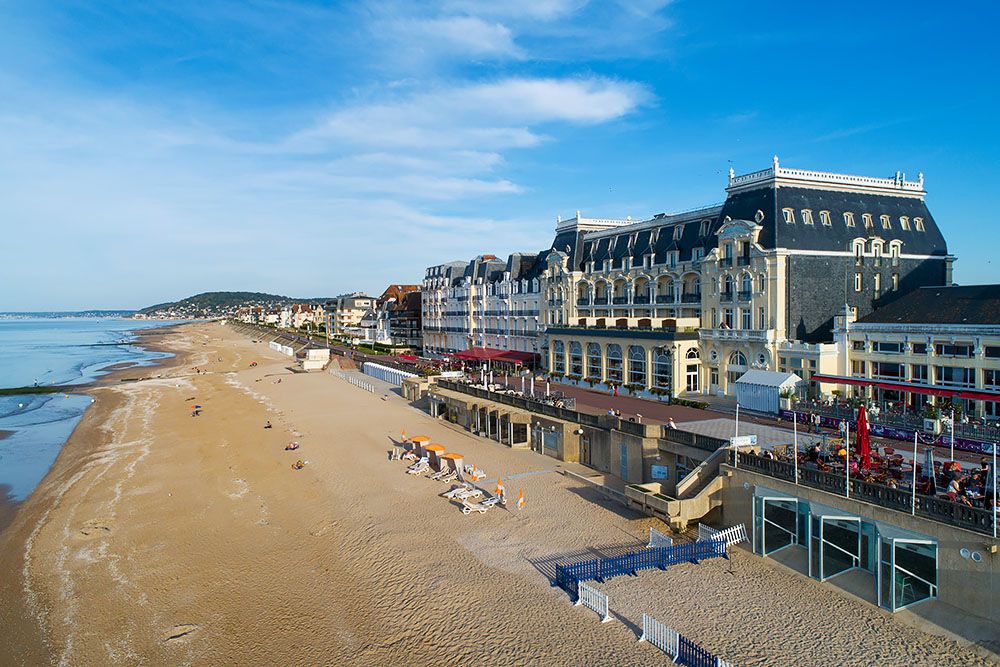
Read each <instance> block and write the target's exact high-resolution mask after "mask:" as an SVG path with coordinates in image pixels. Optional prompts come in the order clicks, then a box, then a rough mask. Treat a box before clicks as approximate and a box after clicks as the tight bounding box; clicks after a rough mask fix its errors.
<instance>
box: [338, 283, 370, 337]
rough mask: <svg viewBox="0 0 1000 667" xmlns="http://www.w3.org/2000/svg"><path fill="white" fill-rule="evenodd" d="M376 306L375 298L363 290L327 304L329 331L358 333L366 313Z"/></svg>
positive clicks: (346, 334) (343, 334)
mask: <svg viewBox="0 0 1000 667" xmlns="http://www.w3.org/2000/svg"><path fill="white" fill-rule="evenodd" d="M374 307H375V299H374V298H373V297H370V296H367V295H365V294H363V293H362V292H355V293H353V294H345V295H343V296H339V297H337V298H336V299H335V300H333V301H331V302H330V303H328V304H327V305H326V312H327V325H326V326H327V331H329V332H330V333H331V334H332V335H335V336H348V335H355V334H357V333H358V330H359V327H360V326H361V320H362V318H363V317H364V316H365V313H366V312H368V311H369V310H371V309H373V308H374Z"/></svg>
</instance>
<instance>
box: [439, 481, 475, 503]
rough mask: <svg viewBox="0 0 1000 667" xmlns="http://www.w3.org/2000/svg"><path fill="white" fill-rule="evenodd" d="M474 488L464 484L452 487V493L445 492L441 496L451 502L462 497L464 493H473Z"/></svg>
mask: <svg viewBox="0 0 1000 667" xmlns="http://www.w3.org/2000/svg"><path fill="white" fill-rule="evenodd" d="M472 488H473V487H472V485H471V484H463V485H462V486H455V487H452V489H451V490H450V491H445V492H444V493H442V494H441V495H442V496H443V497H445V498H447V499H448V500H451V499H452V498H458V496H459V495H461V494H462V493H464V492H466V491H471V490H472Z"/></svg>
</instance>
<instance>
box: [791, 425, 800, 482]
mask: <svg viewBox="0 0 1000 667" xmlns="http://www.w3.org/2000/svg"><path fill="white" fill-rule="evenodd" d="M792 434H793V435H792V460H793V461H795V483H796V484H798V483H799V417H798V414H796V413H795V412H793V413H792Z"/></svg>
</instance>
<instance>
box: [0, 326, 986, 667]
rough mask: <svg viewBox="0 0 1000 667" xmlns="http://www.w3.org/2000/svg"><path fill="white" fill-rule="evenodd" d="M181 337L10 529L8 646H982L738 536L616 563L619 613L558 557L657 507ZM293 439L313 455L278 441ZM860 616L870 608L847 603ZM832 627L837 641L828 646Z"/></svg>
mask: <svg viewBox="0 0 1000 667" xmlns="http://www.w3.org/2000/svg"><path fill="white" fill-rule="evenodd" d="M169 344H170V345H172V346H175V349H179V350H180V349H183V350H184V351H185V352H186V353H187V355H188V358H187V360H186V363H185V364H184V365H183V366H178V367H177V368H174V369H172V370H170V371H169V372H168V373H166V374H168V375H171V376H173V377H171V378H169V379H161V380H153V381H147V382H142V383H136V384H130V385H123V386H115V387H109V388H105V389H101V390H99V391H98V405H97V406H95V407H97V408H99V409H98V410H92V411H90V412H88V415H87V416H86V417H85V419H84V420H83V422H82V424H81V428H80V429H78V432H77V433H76V434H74V438H73V440H72V441H71V443H70V444H69V445H67V447H66V449H65V450H64V455H63V456H61V457H60V460H59V462H57V464H56V466H55V467H54V469H53V471H52V473H51V474H50V475H49V477H47V478H46V480H45V482H44V483H43V485H42V486H41V487H40V488H39V493H36V494H35V495H34V496H33V497H32V498H31V499H30V500H29V501H28V503H27V504H26V506H25V510H24V511H22V512H20V513H19V515H18V516H17V518H16V519H15V522H14V523H13V524H12V526H11V530H8V531H5V533H4V534H3V535H2V536H0V566H3V567H10V568H11V571H12V572H15V573H16V575H15V576H14V577H12V578H11V579H10V582H12V583H8V584H7V585H4V584H0V633H3V631H4V630H7V629H8V628H9V629H10V630H11V632H10V634H9V636H11V637H13V639H14V641H12V642H10V643H7V644H4V643H3V642H0V664H5V665H6V664H46V663H52V664H67V665H78V664H81V665H91V664H95V665H96V664H102V665H104V664H108V665H115V664H127V665H133V664H150V665H183V664H192V665H194V664H197V665H203V664H204V665H353V664H357V665H382V664H400V665H410V664H440V663H443V664H462V665H468V664H489V665H541V664H544V665H550V664H566V665H579V664H589V665H620V664H632V665H646V664H650V665H653V664H656V665H662V664H664V658H663V656H662V654H660V653H658V652H657V651H656V650H655V649H653V648H652V647H650V646H649V645H647V644H642V645H639V644H636V636H635V634H634V629H633V627H631V625H632V624H634V623H635V622H636V619H637V618H641V613H642V611H650V612H651V613H654V614H655V615H657V616H659V617H661V618H662V619H663V620H668V621H671V622H674V621H676V622H675V623H674V624H675V625H676V626H677V627H679V628H680V629H682V630H685V631H688V632H689V633H690V636H691V637H692V638H693V639H695V640H697V641H700V642H701V643H702V644H704V645H705V646H706V647H708V648H712V649H716V650H717V651H718V652H719V653H721V654H722V655H724V656H727V657H730V658H732V659H734V660H736V661H738V662H739V664H741V665H749V664H758V665H763V664H782V663H785V664H791V663H793V662H794V663H796V664H801V665H808V664H817V665H819V664H868V663H869V660H868V659H863V656H857V655H854V654H853V653H852V650H853V648H854V647H855V645H856V644H857V636H858V635H857V633H858V632H859V631H862V632H869V633H871V635H870V636H871V638H872V639H871V642H872V645H873V646H876V645H877V646H880V647H882V648H881V649H880V651H879V652H878V653H877V655H878V656H879V661H880V662H882V663H883V664H918V663H923V662H925V661H926V662H932V663H935V664H942V665H943V664H977V660H978V658H976V657H975V656H974V655H973V654H971V653H970V652H968V651H964V650H963V649H959V648H958V647H956V646H955V645H954V644H953V643H951V642H949V641H946V640H941V639H937V638H931V637H928V636H927V635H923V634H920V633H918V632H916V631H914V630H911V629H908V628H906V627H904V626H902V625H901V624H898V623H895V622H892V621H891V619H889V617H888V616H887V615H886V614H884V613H882V612H881V611H879V610H877V609H874V608H871V607H870V606H868V605H863V604H861V603H859V602H857V601H854V600H851V599H849V598H844V597H842V596H838V595H834V594H831V593H829V592H827V590H826V589H825V588H822V587H820V586H819V585H818V584H814V582H810V581H806V580H802V579H798V578H794V577H792V576H791V575H788V574H782V573H779V572H777V571H776V570H774V569H773V568H771V567H768V566H765V565H762V564H761V563H760V562H759V561H758V560H757V559H755V558H753V557H751V556H748V555H744V554H740V555H738V556H736V557H735V558H734V559H733V561H732V567H733V569H734V570H735V571H736V572H737V574H738V576H737V577H734V576H733V575H731V574H729V573H728V571H727V570H728V564H727V563H726V562H725V561H718V562H713V563H705V564H702V565H699V566H694V565H685V566H678V567H676V568H673V569H671V570H670V571H669V572H667V573H662V572H648V573H645V574H643V575H642V576H640V577H637V578H623V579H618V580H614V581H612V582H609V583H608V585H607V586H608V589H609V591H610V592H611V593H612V604H613V607H616V610H617V611H619V613H620V614H621V615H622V616H623V617H624V619H625V621H626V622H625V623H621V622H619V623H611V624H606V625H603V626H602V625H600V624H599V623H598V622H597V618H596V616H595V615H594V614H593V613H592V612H589V611H587V610H585V609H581V608H573V607H572V606H571V605H570V603H569V600H568V599H567V597H566V595H565V594H563V593H562V592H560V591H558V590H557V589H553V588H551V587H550V586H549V583H548V579H547V578H546V576H545V575H546V574H547V573H548V572H550V571H551V569H552V566H553V562H554V561H555V560H558V559H560V558H565V557H574V556H575V557H579V556H581V555H586V554H595V555H596V554H601V553H609V552H612V551H614V550H616V549H621V548H623V547H626V546H627V547H636V546H639V545H640V544H642V543H644V536H645V534H646V531H647V529H648V527H649V526H651V525H657V523H658V522H654V521H652V520H649V519H646V518H638V517H636V516H634V515H632V514H630V513H626V512H625V511H624V510H621V509H620V508H615V507H611V506H602V505H600V504H597V503H595V502H593V498H592V497H591V496H590V493H589V492H588V491H587V490H586V489H582V488H579V485H578V484H576V483H573V482H572V481H570V480H569V478H566V477H564V476H562V475H561V474H559V473H558V472H557V466H558V462H556V461H554V460H552V459H548V458H543V457H540V456H538V455H536V454H534V453H532V452H520V451H512V450H509V449H507V448H505V447H502V446H500V445H497V444H495V443H490V442H488V441H483V440H480V439H477V438H473V437H471V436H470V435H468V434H466V433H463V432H460V431H457V430H455V429H453V428H451V427H450V426H448V425H446V424H444V423H441V422H436V421H433V420H431V419H430V418H429V417H427V416H426V415H423V414H421V413H419V412H417V411H416V410H414V409H413V408H410V407H409V406H407V405H406V404H405V403H404V402H403V401H402V400H401V399H399V398H397V397H395V396H394V397H393V398H392V399H390V400H389V401H382V400H380V397H379V396H378V395H372V394H368V393H366V392H363V391H360V390H358V389H356V388H354V387H352V386H351V385H349V384H348V383H346V382H344V381H342V380H339V379H337V378H335V377H332V376H330V375H328V374H309V375H301V374H300V375H293V374H291V373H290V372H288V371H287V370H286V369H285V365H286V364H287V359H284V358H281V357H279V356H278V355H276V353H273V352H271V351H269V350H267V349H266V347H264V346H263V345H261V344H257V345H254V344H252V343H251V342H250V341H249V340H248V339H245V338H242V337H239V336H237V335H236V334H233V333H232V332H231V331H230V330H228V329H225V328H224V327H222V326H220V325H198V326H192V327H186V328H185V329H184V334H183V335H180V336H175V337H172V338H171V339H170V343H169ZM220 357H221V359H222V361H219V359H220ZM251 360H256V361H258V363H259V364H260V365H259V366H258V367H256V368H254V369H249V368H248V364H249V362H250V361H251ZM195 365H196V366H197V367H198V368H201V369H203V370H205V371H207V372H206V373H202V374H197V373H195V374H192V373H191V367H193V366H195ZM279 378H280V379H281V380H282V382H281V383H280V384H278V383H277V380H278V379H279ZM192 397H193V398H194V402H196V403H197V404H200V405H202V406H203V408H204V412H203V414H202V416H201V417H198V418H192V417H190V416H189V413H190V403H191V401H189V400H187V399H189V398H192ZM266 419H270V420H271V421H272V422H273V423H274V428H273V429H271V430H265V429H263V428H262V425H263V423H264V421H265V420H266ZM402 429H406V430H407V432H408V433H410V434H416V433H418V432H423V433H424V434H426V435H429V436H431V437H432V438H433V439H434V440H436V441H439V442H441V443H443V444H445V445H446V446H447V447H448V449H449V450H452V451H455V450H457V451H460V452H462V453H463V454H465V455H466V457H467V461H469V462H475V463H476V464H478V465H479V466H481V467H483V468H485V469H486V470H487V471H488V473H490V477H491V478H495V476H496V475H497V474H501V475H503V476H504V477H505V478H506V479H507V489H508V492H509V493H512V495H513V494H516V492H517V489H518V488H521V487H523V488H524V490H525V494H526V497H527V499H528V507H527V509H526V510H525V511H524V512H521V513H518V512H517V511H516V510H513V508H512V509H511V510H506V509H498V510H494V511H491V512H490V513H488V514H486V515H484V516H478V515H477V516H468V517H467V516H464V515H462V514H461V512H460V511H459V509H458V507H457V506H456V505H454V504H452V503H449V502H448V501H447V500H445V499H443V498H440V497H438V496H437V494H439V493H441V492H443V491H445V490H446V489H447V487H446V486H445V485H442V484H439V483H437V482H434V481H432V480H428V479H425V478H414V477H411V476H408V475H405V474H404V473H403V469H404V466H403V465H402V464H400V463H393V462H389V461H387V460H386V456H385V452H386V450H387V449H388V445H389V443H390V438H392V437H398V434H399V433H400V431H401V430H402ZM292 439H294V440H298V441H299V442H300V443H301V445H302V448H301V449H300V450H299V452H298V453H297V454H292V453H287V452H284V451H282V448H283V446H284V444H285V443H286V442H288V441H289V440H292ZM300 456H301V457H302V458H305V459H308V460H309V465H308V466H307V468H306V469H305V470H302V471H294V470H292V469H291V467H290V463H291V461H292V460H294V459H295V458H297V457H300ZM512 475H514V476H519V475H523V476H519V477H514V478H511V476H512ZM734 581H743V582H746V581H750V582H752V585H746V584H739V585H734V583H733V582H734ZM720 593H721V594H720ZM806 598H812V599H811V600H809V601H807V603H806V604H798V601H801V600H804V599H806ZM5 607H6V608H7V611H6V612H5V611H2V610H3V609H4V608H5ZM15 614H16V615H17V617H15V616H14V615H15ZM637 614H638V616H637ZM845 616H849V617H851V618H855V619H857V621H856V622H855V621H852V622H849V623H844V622H839V621H838V622H832V620H833V619H835V618H836V619H840V618H844V617H845ZM734 619H736V620H737V621H738V622H739V624H738V626H737V627H738V628H739V630H738V631H732V630H730V629H729V628H730V627H731V624H733V623H734ZM788 628H790V629H788ZM781 629H785V630H786V634H787V633H789V632H790V633H791V635H789V636H783V635H781V634H780V633H778V630H781ZM39 630H40V634H41V636H42V637H43V639H44V643H39V642H38V641H37V640H34V637H35V635H37V634H38V631H39ZM817 635H822V636H823V637H824V641H829V642H831V643H832V644H835V645H837V646H838V648H836V649H835V650H834V651H833V652H829V651H822V652H821V651H818V650H816V645H817V638H818V637H817ZM791 658H794V659H791Z"/></svg>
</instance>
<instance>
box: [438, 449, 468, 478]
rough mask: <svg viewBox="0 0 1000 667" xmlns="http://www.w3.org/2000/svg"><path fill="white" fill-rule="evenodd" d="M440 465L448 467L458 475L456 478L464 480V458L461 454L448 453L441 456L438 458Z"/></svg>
mask: <svg viewBox="0 0 1000 667" xmlns="http://www.w3.org/2000/svg"><path fill="white" fill-rule="evenodd" d="M439 458H440V459H441V465H443V466H448V467H449V468H451V469H452V470H454V471H455V472H457V473H458V478H459V479H461V480H463V481H464V480H465V474H464V473H465V457H464V456H462V455H461V454H457V453H455V452H448V453H447V454H442V455H441V456H440V457H439Z"/></svg>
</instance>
